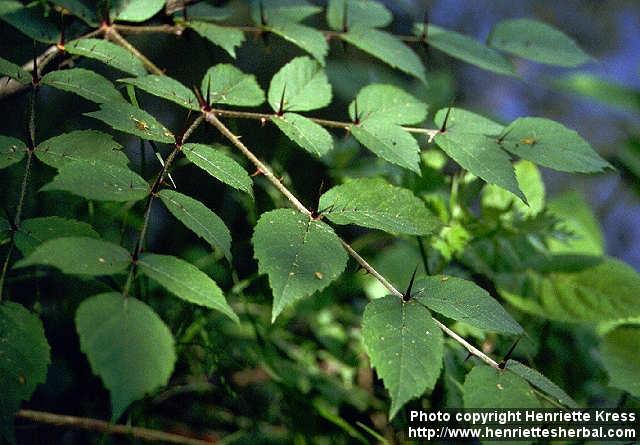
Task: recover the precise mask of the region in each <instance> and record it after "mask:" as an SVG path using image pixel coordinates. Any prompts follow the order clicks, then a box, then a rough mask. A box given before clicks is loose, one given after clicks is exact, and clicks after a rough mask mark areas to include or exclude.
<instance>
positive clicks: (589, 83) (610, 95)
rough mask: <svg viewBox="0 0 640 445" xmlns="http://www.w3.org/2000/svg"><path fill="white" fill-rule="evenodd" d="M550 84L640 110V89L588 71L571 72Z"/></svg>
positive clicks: (609, 103) (612, 103)
mask: <svg viewBox="0 0 640 445" xmlns="http://www.w3.org/2000/svg"><path fill="white" fill-rule="evenodd" d="M551 84H552V85H553V86H554V87H555V88H557V89H559V90H561V91H568V92H570V93H574V94H579V95H580V96H584V97H587V98H590V99H594V100H596V101H598V102H602V103H604V104H607V105H610V106H613V107H617V108H626V109H628V110H631V111H636V112H637V111H638V110H640V91H639V90H638V89H636V88H629V87H627V86H625V85H622V84H620V83H614V82H610V81H607V80H604V79H602V78H600V77H598V76H595V75H593V74H589V73H573V74H569V75H568V76H565V77H562V78H560V79H554V80H553V81H552V82H551Z"/></svg>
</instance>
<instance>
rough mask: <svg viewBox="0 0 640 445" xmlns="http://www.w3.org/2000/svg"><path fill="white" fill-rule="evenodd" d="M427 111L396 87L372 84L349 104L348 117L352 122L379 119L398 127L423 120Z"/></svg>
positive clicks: (422, 105) (424, 105) (425, 107)
mask: <svg viewBox="0 0 640 445" xmlns="http://www.w3.org/2000/svg"><path fill="white" fill-rule="evenodd" d="M356 103H357V108H358V115H357V116H356ZM427 109H428V106H427V104H425V103H423V102H420V101H419V100H418V99H416V98H415V97H413V96H412V95H410V94H409V93H406V92H405V91H404V90H402V89H400V88H398V87H395V86H393V85H383V84H372V85H367V86H366V87H364V88H362V89H361V90H360V92H359V93H358V96H357V97H356V99H355V100H354V101H353V102H351V104H350V105H349V116H350V117H351V120H352V121H353V122H363V121H365V120H367V119H370V118H372V119H374V118H380V119H386V120H387V121H389V122H391V123H394V124H398V125H411V124H417V123H420V122H422V121H423V120H425V119H426V118H427Z"/></svg>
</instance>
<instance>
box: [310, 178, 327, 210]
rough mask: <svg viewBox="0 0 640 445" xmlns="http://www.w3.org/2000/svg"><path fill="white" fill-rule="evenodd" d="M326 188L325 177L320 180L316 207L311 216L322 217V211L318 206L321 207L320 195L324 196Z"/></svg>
mask: <svg viewBox="0 0 640 445" xmlns="http://www.w3.org/2000/svg"><path fill="white" fill-rule="evenodd" d="M323 188H324V179H322V180H321V181H320V187H319V188H318V199H316V208H315V210H312V211H311V218H313V219H320V218H321V217H322V212H320V211H318V207H320V196H322V189H323Z"/></svg>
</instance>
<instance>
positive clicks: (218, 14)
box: [165, 2, 235, 22]
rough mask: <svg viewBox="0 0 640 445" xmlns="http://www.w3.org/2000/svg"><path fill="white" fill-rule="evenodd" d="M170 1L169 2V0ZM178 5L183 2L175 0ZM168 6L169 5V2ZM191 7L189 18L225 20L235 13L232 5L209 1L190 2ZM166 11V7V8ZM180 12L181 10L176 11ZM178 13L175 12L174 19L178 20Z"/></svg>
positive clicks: (207, 20) (208, 20)
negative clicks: (216, 4)
mask: <svg viewBox="0 0 640 445" xmlns="http://www.w3.org/2000/svg"><path fill="white" fill-rule="evenodd" d="M167 3H169V2H167ZM174 3H175V5H176V6H180V3H181V2H174ZM167 6H169V5H168V4H167ZM188 7H189V19H190V20H199V21H206V22H210V21H218V22H219V21H223V20H227V19H229V18H231V16H233V14H234V12H235V11H234V8H233V7H230V5H225V6H213V5H211V4H210V3H207V2H197V3H190V4H189V5H188ZM165 11H166V9H165ZM175 12H176V13H179V11H175ZM180 15H182V14H180ZM177 18H178V15H176V14H174V16H173V19H174V21H177V20H176V19H177Z"/></svg>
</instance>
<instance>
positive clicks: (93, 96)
mask: <svg viewBox="0 0 640 445" xmlns="http://www.w3.org/2000/svg"><path fill="white" fill-rule="evenodd" d="M42 83H43V84H44V85H49V86H51V87H54V88H57V89H59V90H63V91H69V92H71V93H75V94H77V95H78V96H80V97H84V98H85V99H88V100H90V101H92V102H95V103H98V104H102V103H106V102H118V101H124V98H123V97H122V95H121V94H120V93H119V92H118V90H116V89H115V87H114V86H113V84H112V83H111V82H110V81H109V80H107V79H106V78H105V77H102V76H101V75H100V74H97V73H94V72H93V71H90V70H85V69H83V68H72V69H69V70H58V71H51V72H50V73H47V74H45V75H44V77H43V78H42Z"/></svg>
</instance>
